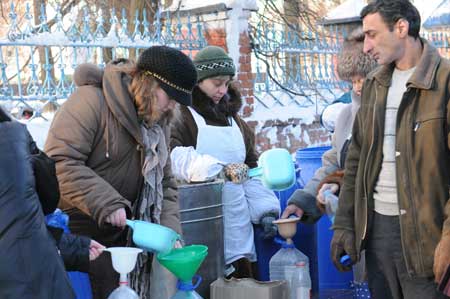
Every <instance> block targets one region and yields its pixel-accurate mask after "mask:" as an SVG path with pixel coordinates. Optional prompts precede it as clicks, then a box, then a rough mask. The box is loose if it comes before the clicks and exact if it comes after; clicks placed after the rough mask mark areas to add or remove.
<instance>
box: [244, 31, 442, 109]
mask: <svg viewBox="0 0 450 299" xmlns="http://www.w3.org/2000/svg"><path fill="white" fill-rule="evenodd" d="M348 28H349V27H345V26H317V27H316V28H315V30H316V31H315V32H313V31H311V30H308V29H306V28H301V27H299V26H292V25H291V26H289V27H288V26H281V25H279V24H278V25H277V24H267V23H266V24H264V26H260V27H259V28H254V29H253V31H252V38H253V46H254V48H255V50H254V53H253V55H254V58H255V59H254V66H255V70H254V71H255V90H254V93H255V98H256V100H257V101H258V103H259V104H260V105H263V106H265V107H267V108H272V107H274V106H286V105H290V104H292V103H295V104H297V105H300V106H310V105H312V104H316V105H317V101H319V102H325V103H324V104H326V103H329V102H331V101H333V100H336V98H337V97H339V96H341V95H342V93H343V92H344V91H346V90H348V89H349V87H350V86H349V84H348V83H346V82H343V81H341V80H340V79H339V78H338V76H337V74H336V71H335V69H336V68H335V67H336V65H335V64H336V56H337V53H338V52H339V50H340V47H341V45H342V41H343V39H344V38H345V37H346V36H347V35H348V33H349V32H348V30H349V29H348ZM422 36H423V37H424V38H426V39H428V40H429V41H431V42H432V43H433V44H434V45H435V46H436V47H437V48H438V49H439V51H440V53H441V55H443V56H444V57H447V58H448V57H450V54H449V53H450V52H449V50H450V46H449V44H450V36H449V34H448V33H447V32H424V33H423V34H422ZM280 93H284V94H287V95H288V97H289V98H288V100H287V101H286V100H285V101H282V100H280V96H279V95H280Z"/></svg>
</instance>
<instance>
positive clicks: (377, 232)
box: [331, 0, 450, 299]
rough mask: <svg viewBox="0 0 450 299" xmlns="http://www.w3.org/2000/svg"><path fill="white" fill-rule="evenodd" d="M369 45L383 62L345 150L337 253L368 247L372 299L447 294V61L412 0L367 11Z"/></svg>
mask: <svg viewBox="0 0 450 299" xmlns="http://www.w3.org/2000/svg"><path fill="white" fill-rule="evenodd" d="M361 18H362V21H363V30H364V32H365V41H364V51H365V52H366V53H369V54H370V55H372V56H373V57H374V58H375V59H376V60H377V62H378V64H380V65H381V67H379V68H377V69H376V70H375V71H373V72H372V73H371V74H369V76H368V77H367V80H366V82H365V83H364V86H363V90H362V100H361V107H360V110H359V112H358V114H357V116H356V120H355V125H354V127H353V133H352V143H351V146H350V149H349V152H348V155H347V160H346V163H345V165H346V168H345V176H344V184H343V187H342V190H341V193H340V199H339V208H338V211H337V214H336V218H335V222H334V226H333V228H334V236H333V240H332V244H331V255H332V259H333V262H334V264H335V265H336V267H337V268H338V269H339V270H342V271H345V270H350V267H346V266H343V265H341V264H340V262H339V259H340V257H341V256H342V255H343V254H348V255H350V257H351V259H352V261H353V262H356V261H357V260H358V259H359V254H360V252H361V250H362V249H366V263H367V272H368V278H369V287H370V291H371V295H372V298H375V299H378V298H383V299H386V298H408V299H411V298H445V296H444V295H442V294H438V293H437V291H436V286H437V285H436V282H438V281H439V280H440V279H441V277H442V275H443V272H444V271H445V268H446V267H448V265H449V263H450V219H449V214H450V202H449V200H448V198H449V182H450V155H449V153H450V151H449V150H450V145H449V140H448V137H449V124H450V113H449V112H448V111H449V101H448V99H449V96H450V63H449V61H447V60H446V59H443V58H442V57H440V55H439V53H438V52H437V50H436V49H435V48H434V47H433V46H431V45H430V43H428V42H427V41H426V40H424V39H421V38H420V37H419V30H420V15H419V13H418V11H417V9H416V8H415V7H414V6H413V5H412V4H411V3H410V2H409V1H408V0H395V1H392V0H390V1H388V0H375V1H372V2H370V3H369V4H368V5H367V6H366V7H365V8H363V10H362V12H361Z"/></svg>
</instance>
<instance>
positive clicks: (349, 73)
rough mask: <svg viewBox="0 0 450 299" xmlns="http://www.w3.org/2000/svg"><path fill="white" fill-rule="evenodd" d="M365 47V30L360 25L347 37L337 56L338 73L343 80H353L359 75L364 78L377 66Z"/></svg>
mask: <svg viewBox="0 0 450 299" xmlns="http://www.w3.org/2000/svg"><path fill="white" fill-rule="evenodd" d="M363 49H364V32H363V30H362V28H361V27H358V28H356V29H355V30H353V31H352V32H351V33H350V34H349V36H348V37H347V38H346V39H345V41H344V43H343V45H342V49H341V52H340V53H339V54H338V57H337V73H338V75H339V78H340V79H341V80H344V81H350V82H351V80H352V77H354V76H357V75H359V76H361V77H363V78H364V77H366V76H367V74H369V73H370V72H371V71H372V70H373V69H374V68H375V67H376V66H377V62H376V61H375V59H373V58H372V57H371V56H370V55H369V54H366V53H364V51H363Z"/></svg>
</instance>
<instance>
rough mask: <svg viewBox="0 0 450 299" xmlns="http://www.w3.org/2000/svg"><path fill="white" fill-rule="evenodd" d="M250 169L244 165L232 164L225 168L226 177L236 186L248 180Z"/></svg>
mask: <svg viewBox="0 0 450 299" xmlns="http://www.w3.org/2000/svg"><path fill="white" fill-rule="evenodd" d="M248 170H249V167H248V166H247V164H244V163H230V164H227V165H226V166H225V167H224V168H223V171H224V174H225V177H226V178H227V179H228V180H230V181H232V182H233V183H235V184H242V183H243V182H245V181H246V180H248Z"/></svg>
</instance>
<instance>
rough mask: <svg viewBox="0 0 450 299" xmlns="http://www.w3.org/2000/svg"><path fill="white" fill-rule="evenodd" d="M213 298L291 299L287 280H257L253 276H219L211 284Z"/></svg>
mask: <svg viewBox="0 0 450 299" xmlns="http://www.w3.org/2000/svg"><path fill="white" fill-rule="evenodd" d="M210 290H211V299H251V298H258V299H289V289H288V284H287V281H284V280H281V281H257V280H254V279H251V278H243V279H236V278H232V279H224V278H219V279H217V280H216V281H214V282H213V283H212V284H211V286H210Z"/></svg>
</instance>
